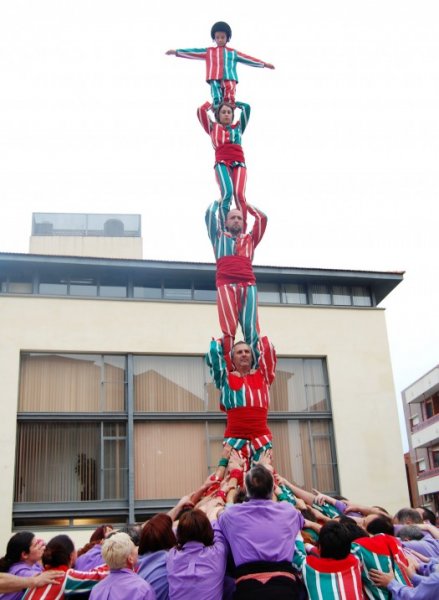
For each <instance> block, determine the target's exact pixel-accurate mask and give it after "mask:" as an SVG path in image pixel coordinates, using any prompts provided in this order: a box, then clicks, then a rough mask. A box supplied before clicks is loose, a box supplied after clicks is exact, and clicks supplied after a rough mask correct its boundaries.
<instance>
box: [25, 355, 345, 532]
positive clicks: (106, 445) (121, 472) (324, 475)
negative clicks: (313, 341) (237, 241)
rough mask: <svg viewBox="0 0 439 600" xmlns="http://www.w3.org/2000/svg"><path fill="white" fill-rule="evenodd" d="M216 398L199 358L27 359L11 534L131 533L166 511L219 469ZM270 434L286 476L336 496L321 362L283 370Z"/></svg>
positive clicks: (283, 362) (282, 363) (298, 361)
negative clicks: (16, 528) (112, 528)
mask: <svg viewBox="0 0 439 600" xmlns="http://www.w3.org/2000/svg"><path fill="white" fill-rule="evenodd" d="M218 396H219V395H218V391H217V390H216V388H215V386H214V384H213V383H212V381H211V379H210V375H209V371H208V368H207V366H206V364H205V362H204V358H203V357H201V356H195V357H192V356H169V355H167V356H158V355H153V356H149V355H101V354H79V353H77V354H76V353H69V354H67V353H29V352H26V353H23V354H22V356H21V367H20V387H19V405H18V406H19V408H18V427H17V446H16V473H15V498H14V522H15V523H16V524H18V523H21V524H26V526H27V527H30V526H31V525H32V523H37V521H38V523H39V524H40V525H43V526H50V525H54V524H56V523H61V522H64V521H63V519H64V520H66V519H68V520H70V522H73V521H74V522H75V523H79V522H80V521H81V519H91V520H92V521H93V519H96V518H98V516H99V515H100V516H101V518H102V515H103V514H105V515H106V518H105V520H111V519H112V520H113V521H114V520H117V519H119V522H120V520H122V521H125V522H126V521H128V520H129V519H135V518H136V519H140V518H144V517H145V516H146V515H148V514H151V513H152V512H157V511H159V510H167V509H168V508H169V506H172V505H173V504H174V502H175V499H176V498H178V497H181V496H182V495H183V494H185V493H187V492H188V491H189V490H191V489H195V488H197V487H198V486H199V485H200V483H201V482H202V481H203V480H204V479H205V477H206V474H207V472H211V471H212V470H213V469H214V468H215V466H216V465H217V463H218V459H219V457H220V455H221V447H222V439H223V434H224V425H225V420H226V418H225V416H224V415H223V413H221V412H220V411H219V402H218V400H219V397H218ZM317 412H318V413H319V414H318V415H316V413H317ZM307 413H314V414H313V417H314V419H313V420H310V419H309V417H308V415H307ZM269 423H270V427H271V429H272V432H273V436H274V444H275V447H277V448H278V449H279V451H278V452H277V454H276V455H277V457H279V459H278V460H279V466H278V469H279V471H280V472H282V474H283V475H284V476H285V477H286V478H287V479H293V478H294V480H295V481H297V482H298V483H300V484H301V485H305V486H306V487H307V488H308V489H311V488H312V487H317V488H318V489H321V490H324V491H326V492H334V491H336V490H337V471H336V464H335V450H334V444H333V434H332V424H331V412H330V402H329V386H328V378H327V373H326V364H325V360H324V359H322V358H312V359H309V358H294V359H292V358H280V359H279V363H278V369H277V377H276V382H275V384H274V385H273V386H272V393H271V411H270V419H269ZM129 480H131V481H133V483H134V485H133V486H132V487H130V486H128V481H129Z"/></svg>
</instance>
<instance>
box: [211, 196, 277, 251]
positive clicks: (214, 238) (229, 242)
mask: <svg viewBox="0 0 439 600" xmlns="http://www.w3.org/2000/svg"><path fill="white" fill-rule="evenodd" d="M218 208H219V202H217V201H215V202H213V203H212V204H211V205H210V206H209V208H208V209H207V211H206V217H205V220H206V227H207V233H208V234H209V238H210V241H211V242H212V246H213V251H214V254H215V258H216V260H218V259H219V258H222V257H223V256H245V257H246V258H249V259H250V260H253V256H254V252H255V248H256V246H257V245H258V244H259V242H260V241H261V239H262V236H263V235H264V233H265V228H266V227H267V217H266V215H265V214H264V213H263V212H261V211H260V210H258V209H257V208H255V207H254V206H250V205H248V207H247V210H248V212H249V213H250V214H251V215H253V216H254V218H255V222H254V224H253V229H252V231H250V233H240V234H239V235H237V236H233V235H232V234H231V233H229V232H228V231H226V230H225V229H224V227H223V225H222V224H220V220H219V219H218V217H217V212H218Z"/></svg>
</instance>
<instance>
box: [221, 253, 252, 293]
mask: <svg viewBox="0 0 439 600" xmlns="http://www.w3.org/2000/svg"><path fill="white" fill-rule="evenodd" d="M227 283H246V284H247V285H256V277H255V274H254V273H253V267H252V263H251V260H250V259H249V258H248V257H247V256H222V257H221V258H219V259H218V260H217V261H216V286H217V287H219V286H220V285H226V284H227Z"/></svg>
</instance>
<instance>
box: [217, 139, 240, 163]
mask: <svg viewBox="0 0 439 600" xmlns="http://www.w3.org/2000/svg"><path fill="white" fill-rule="evenodd" d="M215 161H216V162H217V163H219V162H220V163H225V164H226V165H230V164H231V163H233V162H242V163H245V158H244V151H243V149H242V146H240V145H239V144H222V145H221V146H218V148H216V149H215Z"/></svg>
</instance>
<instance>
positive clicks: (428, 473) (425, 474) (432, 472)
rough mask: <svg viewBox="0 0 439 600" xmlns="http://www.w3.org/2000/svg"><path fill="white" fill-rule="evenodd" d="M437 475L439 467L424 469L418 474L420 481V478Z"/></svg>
mask: <svg viewBox="0 0 439 600" xmlns="http://www.w3.org/2000/svg"><path fill="white" fill-rule="evenodd" d="M437 475H439V467H436V468H435V469H429V470H428V471H422V473H419V474H418V481H419V479H429V478H430V477H436V476H437Z"/></svg>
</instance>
